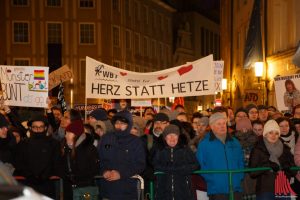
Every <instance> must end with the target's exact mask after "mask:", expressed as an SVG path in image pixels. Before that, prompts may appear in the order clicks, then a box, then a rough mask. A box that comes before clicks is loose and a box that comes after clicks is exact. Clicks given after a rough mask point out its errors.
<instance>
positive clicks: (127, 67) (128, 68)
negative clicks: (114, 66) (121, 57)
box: [124, 63, 131, 71]
mask: <svg viewBox="0 0 300 200" xmlns="http://www.w3.org/2000/svg"><path fill="white" fill-rule="evenodd" d="M124 69H126V70H129V71H130V70H131V64H130V63H126V67H125V68H124Z"/></svg>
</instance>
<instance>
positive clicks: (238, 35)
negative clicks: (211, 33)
mask: <svg viewBox="0 0 300 200" xmlns="http://www.w3.org/2000/svg"><path fill="white" fill-rule="evenodd" d="M253 3H254V0H238V1H231V0H224V1H221V58H222V59H224V60H225V68H226V70H225V76H226V77H227V79H228V80H229V85H230V88H229V91H228V92H231V93H230V94H228V93H227V94H226V95H227V97H226V98H228V97H230V98H231V105H232V106H234V107H235V108H237V107H240V106H243V105H245V103H247V102H243V101H241V100H244V98H245V93H246V92H247V91H248V90H253V91H256V92H257V94H259V96H260V99H259V101H258V102H257V103H258V104H262V103H265V104H269V105H275V106H276V99H275V89H274V82H273V78H274V77H275V76H277V75H281V76H284V75H288V74H293V73H297V71H298V70H297V68H296V67H295V66H294V65H293V64H292V63H291V58H292V56H293V55H294V53H295V50H296V48H295V47H296V45H297V43H298V41H299V39H300V35H299V30H300V29H299V23H300V20H299V19H300V14H299V9H300V5H299V3H300V2H299V1H297V0H289V1H280V0H267V1H261V3H262V5H264V4H265V6H266V7H267V9H266V10H267V13H265V12H264V11H265V10H264V9H263V8H262V10H261V18H262V35H263V41H265V43H264V45H263V48H264V60H265V62H264V75H263V77H262V80H260V81H259V80H258V79H257V78H256V77H255V73H254V69H253V68H251V69H243V59H244V57H243V56H244V47H245V41H246V37H247V31H248V26H249V22H250V17H251V12H252V7H253ZM264 15H266V20H264Z"/></svg>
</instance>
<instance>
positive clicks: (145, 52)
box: [144, 37, 148, 56]
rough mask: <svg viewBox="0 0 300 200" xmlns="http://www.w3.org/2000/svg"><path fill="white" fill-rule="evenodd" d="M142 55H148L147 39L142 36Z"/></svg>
mask: <svg viewBox="0 0 300 200" xmlns="http://www.w3.org/2000/svg"><path fill="white" fill-rule="evenodd" d="M144 56H148V39H147V38H146V37H144Z"/></svg>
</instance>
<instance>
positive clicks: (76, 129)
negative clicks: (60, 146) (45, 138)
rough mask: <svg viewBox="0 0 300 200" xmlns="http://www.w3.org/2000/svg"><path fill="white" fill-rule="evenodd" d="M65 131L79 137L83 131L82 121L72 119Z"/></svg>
mask: <svg viewBox="0 0 300 200" xmlns="http://www.w3.org/2000/svg"><path fill="white" fill-rule="evenodd" d="M66 132H71V133H73V134H74V135H75V136H76V137H79V136H80V135H81V134H82V133H83V132H84V126H83V121H82V120H80V119H77V120H74V121H73V122H72V123H71V124H69V126H67V128H66Z"/></svg>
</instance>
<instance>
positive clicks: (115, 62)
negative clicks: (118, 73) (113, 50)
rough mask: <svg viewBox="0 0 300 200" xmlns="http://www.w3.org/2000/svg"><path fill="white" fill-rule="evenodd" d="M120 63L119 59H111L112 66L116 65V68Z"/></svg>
mask: <svg viewBox="0 0 300 200" xmlns="http://www.w3.org/2000/svg"><path fill="white" fill-rule="evenodd" d="M120 63H121V62H120V61H119V60H114V61H113V66H114V67H117V68H120V66H121V64H120Z"/></svg>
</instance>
